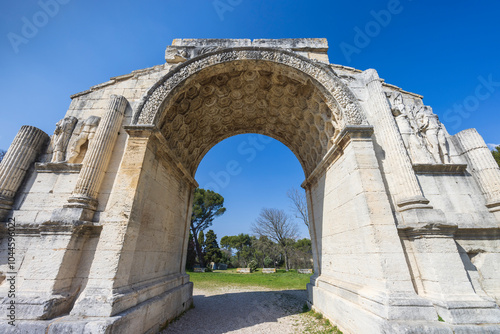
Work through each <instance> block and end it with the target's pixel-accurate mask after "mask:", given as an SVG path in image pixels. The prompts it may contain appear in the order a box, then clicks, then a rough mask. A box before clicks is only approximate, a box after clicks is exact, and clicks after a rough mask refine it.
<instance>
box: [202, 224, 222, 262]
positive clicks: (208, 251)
mask: <svg viewBox="0 0 500 334" xmlns="http://www.w3.org/2000/svg"><path fill="white" fill-rule="evenodd" d="M200 233H201V232H200ZM221 259H222V252H221V250H220V248H219V244H218V243H217V234H215V232H214V230H209V231H208V232H207V236H206V238H205V261H206V262H207V263H210V262H215V263H219V262H220V260H221Z"/></svg>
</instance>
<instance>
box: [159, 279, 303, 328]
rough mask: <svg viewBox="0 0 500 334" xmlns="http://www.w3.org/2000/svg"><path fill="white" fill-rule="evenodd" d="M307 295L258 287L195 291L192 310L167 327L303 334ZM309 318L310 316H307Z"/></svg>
mask: <svg viewBox="0 0 500 334" xmlns="http://www.w3.org/2000/svg"><path fill="white" fill-rule="evenodd" d="M306 298H307V292H306V291H304V290H284V291H271V290H266V289H262V288H258V287H255V288H253V287H244V288H236V287H227V288H224V289H221V288H214V289H210V290H201V289H196V288H195V289H194V293H193V299H194V305H195V308H194V309H191V310H189V311H188V312H186V313H185V314H184V315H183V316H182V317H181V318H180V319H179V320H177V321H175V322H173V323H172V324H170V325H169V326H168V327H167V329H166V330H164V331H163V332H162V334H167V333H168V334H170V333H182V334H189V333H214V334H218V333H280V334H285V333H302V332H304V328H305V326H306V325H307V323H309V322H310V319H306V316H305V315H304V314H302V307H303V305H304V303H305V301H306ZM309 318H310V317H309Z"/></svg>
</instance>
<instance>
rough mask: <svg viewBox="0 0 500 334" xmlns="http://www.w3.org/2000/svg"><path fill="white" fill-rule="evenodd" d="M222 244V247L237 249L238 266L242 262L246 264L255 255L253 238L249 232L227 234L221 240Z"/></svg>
mask: <svg viewBox="0 0 500 334" xmlns="http://www.w3.org/2000/svg"><path fill="white" fill-rule="evenodd" d="M220 244H221V246H222V247H224V248H226V249H229V250H231V249H236V251H237V252H236V257H237V260H238V263H237V264H236V265H238V266H240V265H241V263H243V264H244V266H246V263H247V262H248V261H249V260H250V258H251V257H252V256H253V252H252V250H251V247H252V238H251V237H250V236H249V235H248V234H244V233H240V234H238V235H233V236H225V237H223V238H222V239H221V240H220ZM242 260H243V261H242Z"/></svg>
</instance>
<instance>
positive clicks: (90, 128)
mask: <svg viewBox="0 0 500 334" xmlns="http://www.w3.org/2000/svg"><path fill="white" fill-rule="evenodd" d="M100 120H101V118H100V117H97V116H90V117H89V118H87V119H86V120H85V121H84V122H83V123H82V124H81V125H80V126H79V129H78V128H77V129H76V130H75V136H73V139H72V141H71V145H70V147H69V151H68V154H67V159H66V161H67V162H68V163H77V162H81V160H83V157H82V156H81V154H80V153H82V152H81V149H82V147H83V146H84V144H85V143H87V145H88V144H89V143H90V141H91V140H92V138H94V134H95V132H96V129H97V126H98V125H99V122H100Z"/></svg>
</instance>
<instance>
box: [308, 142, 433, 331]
mask: <svg viewBox="0 0 500 334" xmlns="http://www.w3.org/2000/svg"><path fill="white" fill-rule="evenodd" d="M310 193H311V203H312V207H313V212H312V214H313V217H314V222H315V223H317V222H321V224H318V225H315V226H314V229H313V231H312V233H314V236H315V237H316V238H317V242H316V244H317V247H318V251H317V253H319V254H320V257H319V271H318V270H316V268H315V270H316V271H315V272H316V275H318V274H319V277H315V278H314V279H312V280H311V282H312V283H313V284H314V285H315V287H314V288H312V291H311V288H309V290H310V298H311V299H310V300H311V301H312V303H313V305H314V306H315V307H317V308H318V309H320V310H321V311H322V312H326V314H327V316H329V317H332V318H335V319H336V322H337V323H339V325H340V326H341V328H342V329H343V330H346V331H347V332H352V333H369V332H371V331H375V332H377V331H380V332H382V331H383V330H384V326H386V324H384V320H382V319H386V318H390V319H393V320H405V321H407V322H408V323H407V328H412V326H414V324H412V321H422V320H426V321H429V322H433V321H435V320H436V319H437V314H436V312H435V310H434V308H433V307H432V305H431V304H430V303H428V302H426V301H424V300H422V299H421V298H419V297H418V296H417V295H416V294H415V291H414V289H413V286H412V282H411V278H410V274H409V271H408V270H407V266H406V260H405V257H404V255H403V251H402V248H401V243H400V240H399V236H398V232H397V230H396V228H395V224H394V217H393V214H392V211H391V208H390V204H389V200H388V198H387V194H386V191H385V186H384V183H383V180H382V177H381V174H380V171H379V169H378V162H377V159H376V157H375V154H374V150H373V143H372V140H371V138H370V136H369V135H368V136H366V135H365V138H363V139H359V138H353V139H352V141H351V142H350V143H349V144H347V146H346V147H345V149H343V152H342V154H341V155H340V156H339V157H338V160H336V161H334V162H333V163H332V164H331V165H330V167H329V168H328V169H327V171H326V173H325V174H324V175H323V176H322V177H321V178H319V179H318V182H317V183H316V184H315V185H314V186H312V187H311V190H310ZM382 236H383V237H382ZM316 275H315V276H316ZM368 287H369V288H368ZM318 291H321V293H319V292H318ZM325 295H327V296H330V298H332V299H333V300H335V302H332V301H331V300H328V299H325V298H326V297H325ZM402 300H405V302H404V303H401V301H402ZM389 301H391V302H389ZM409 306H411V308H410V307H409ZM347 309H349V311H347V312H349V313H351V312H354V313H355V314H356V315H355V316H354V317H353V316H352V314H348V313H346V310H347ZM354 310H355V311H354ZM339 319H341V320H339ZM353 319H356V321H353ZM436 322H437V321H436ZM403 327H404V326H403ZM392 330H396V329H395V328H393V329H392Z"/></svg>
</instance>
